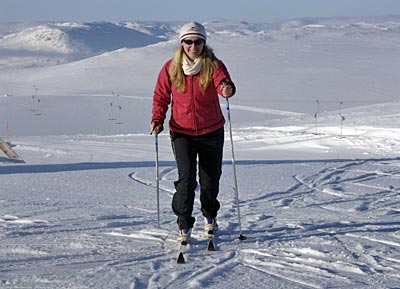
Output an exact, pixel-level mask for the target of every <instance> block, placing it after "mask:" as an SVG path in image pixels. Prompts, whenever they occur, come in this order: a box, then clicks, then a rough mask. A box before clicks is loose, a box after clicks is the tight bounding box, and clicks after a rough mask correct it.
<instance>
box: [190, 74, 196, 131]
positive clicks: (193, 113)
mask: <svg viewBox="0 0 400 289" xmlns="http://www.w3.org/2000/svg"><path fill="white" fill-rule="evenodd" d="M190 78H191V82H190V85H191V95H190V99H191V107H192V117H193V128H194V134H195V135H196V134H197V121H196V105H195V101H194V75H191V76H190Z"/></svg>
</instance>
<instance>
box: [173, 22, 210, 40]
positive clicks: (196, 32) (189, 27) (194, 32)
mask: <svg viewBox="0 0 400 289" xmlns="http://www.w3.org/2000/svg"><path fill="white" fill-rule="evenodd" d="M188 36H197V37H199V38H201V39H204V40H207V34H206V29H205V28H204V26H203V25H201V24H200V23H197V22H189V23H186V24H184V25H183V26H182V27H181V31H180V33H179V42H182V40H183V39H185V38H186V37H188Z"/></svg>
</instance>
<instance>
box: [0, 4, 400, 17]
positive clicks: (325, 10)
mask: <svg viewBox="0 0 400 289" xmlns="http://www.w3.org/2000/svg"><path fill="white" fill-rule="evenodd" d="M382 15H400V1H399V0H197V1H182V0H179V1H178V0H143V1H138V0H0V22H9V21H17V22H20V21H131V20H132V21H138V20H160V21H174V20H177V21H182V20H184V21H185V20H197V21H205V20H211V19H215V20H218V19H231V20H240V21H249V22H256V21H267V22H270V21H274V20H282V19H291V18H298V17H331V16H382Z"/></svg>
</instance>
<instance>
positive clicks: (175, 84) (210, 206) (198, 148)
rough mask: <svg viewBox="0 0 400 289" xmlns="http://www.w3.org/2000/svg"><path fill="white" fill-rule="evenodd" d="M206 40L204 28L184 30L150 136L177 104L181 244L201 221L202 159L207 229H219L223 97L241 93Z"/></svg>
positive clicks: (175, 204)
mask: <svg viewBox="0 0 400 289" xmlns="http://www.w3.org/2000/svg"><path fill="white" fill-rule="evenodd" d="M206 41H207V34H206V31H205V28H204V26H203V25H201V24H199V23H197V22H190V23H186V24H184V25H183V26H182V27H181V29H180V34H179V42H180V45H179V48H178V49H177V50H176V52H175V54H174V56H173V58H172V59H170V60H168V61H167V62H166V63H165V64H164V66H163V67H162V68H161V71H160V73H159V75H158V79H157V83H156V86H155V90H154V96H153V109H152V119H151V124H150V134H159V133H160V132H162V131H163V129H164V120H165V118H166V113H167V110H168V107H169V105H170V104H171V117H170V120H169V130H170V139H171V144H172V150H173V153H174V156H175V161H176V165H177V169H178V180H177V181H175V182H174V185H175V193H174V196H173V200H172V210H173V212H174V213H175V214H176V216H177V223H178V228H179V235H178V241H180V242H182V241H183V242H187V241H188V239H189V238H190V234H191V231H192V228H193V225H194V223H195V218H194V217H193V216H192V212H193V204H194V199H195V189H196V187H197V180H196V175H197V158H198V171H199V172H198V174H199V182H200V202H201V211H202V215H203V217H204V229H205V231H206V232H207V233H209V234H213V233H214V232H215V231H216V230H217V229H218V224H217V219H216V218H217V212H218V210H219V209H220V203H219V201H218V199H217V197H218V193H219V180H220V176H221V172H222V154H223V144H224V123H225V119H224V116H223V114H222V111H221V107H220V104H219V98H218V94H219V95H221V96H222V97H225V98H229V97H231V96H233V95H234V93H235V91H236V89H235V85H234V83H233V82H232V80H231V77H230V75H229V73H228V70H227V68H226V66H225V65H224V64H223V62H222V61H221V60H219V59H218V58H217V57H216V56H215V54H214V52H213V50H212V49H211V48H210V47H209V46H207V43H206Z"/></svg>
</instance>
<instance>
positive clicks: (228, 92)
mask: <svg viewBox="0 0 400 289" xmlns="http://www.w3.org/2000/svg"><path fill="white" fill-rule="evenodd" d="M221 93H222V96H223V97H225V98H229V97H231V96H232V94H233V87H232V85H230V84H227V83H225V82H223V83H222V84H221Z"/></svg>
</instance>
